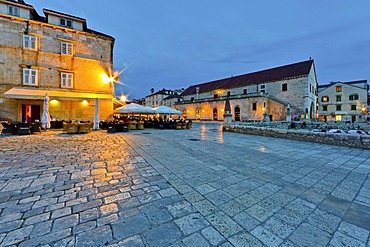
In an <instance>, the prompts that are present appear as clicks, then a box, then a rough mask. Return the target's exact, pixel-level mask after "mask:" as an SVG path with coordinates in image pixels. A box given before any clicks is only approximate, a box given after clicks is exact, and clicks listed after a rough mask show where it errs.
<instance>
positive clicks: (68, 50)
mask: <svg viewBox="0 0 370 247" xmlns="http://www.w3.org/2000/svg"><path fill="white" fill-rule="evenodd" d="M73 48H74V45H73V43H71V42H64V41H61V42H60V54H61V55H67V56H73Z"/></svg>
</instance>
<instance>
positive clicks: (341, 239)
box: [330, 232, 366, 247]
mask: <svg viewBox="0 0 370 247" xmlns="http://www.w3.org/2000/svg"><path fill="white" fill-rule="evenodd" d="M330 244H331V245H332V246H359V247H360V246H362V247H365V246H366V244H365V242H361V241H359V240H357V239H355V238H352V237H350V236H347V235H344V234H343V233H341V232H336V233H335V234H334V236H333V239H332V240H331V241H330Z"/></svg>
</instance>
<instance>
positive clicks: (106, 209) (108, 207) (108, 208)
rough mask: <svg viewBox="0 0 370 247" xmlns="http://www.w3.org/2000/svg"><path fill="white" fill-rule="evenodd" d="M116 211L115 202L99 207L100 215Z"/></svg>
mask: <svg viewBox="0 0 370 247" xmlns="http://www.w3.org/2000/svg"><path fill="white" fill-rule="evenodd" d="M117 211H118V206H117V204H116V203H111V204H108V205H103V206H101V207H100V212H101V214H102V215H108V214H111V213H115V212H117Z"/></svg>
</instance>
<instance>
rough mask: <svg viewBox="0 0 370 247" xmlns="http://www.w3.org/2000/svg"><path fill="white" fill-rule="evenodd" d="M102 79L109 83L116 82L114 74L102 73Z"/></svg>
mask: <svg viewBox="0 0 370 247" xmlns="http://www.w3.org/2000/svg"><path fill="white" fill-rule="evenodd" d="M101 79H102V81H103V83H104V84H108V83H111V82H114V77H113V76H108V75H106V74H102V75H101Z"/></svg>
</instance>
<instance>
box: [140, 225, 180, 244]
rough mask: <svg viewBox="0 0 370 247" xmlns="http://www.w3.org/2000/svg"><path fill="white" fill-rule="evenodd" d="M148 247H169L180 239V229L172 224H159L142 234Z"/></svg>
mask: <svg viewBox="0 0 370 247" xmlns="http://www.w3.org/2000/svg"><path fill="white" fill-rule="evenodd" d="M144 237H145V239H146V242H147V244H148V245H149V246H169V245H171V244H172V243H174V242H176V241H179V240H180V239H181V237H182V233H181V231H180V229H179V228H178V227H177V226H176V225H175V224H174V223H173V222H169V223H165V224H161V225H160V226H158V227H154V228H152V229H150V230H148V231H146V232H145V233H144Z"/></svg>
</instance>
